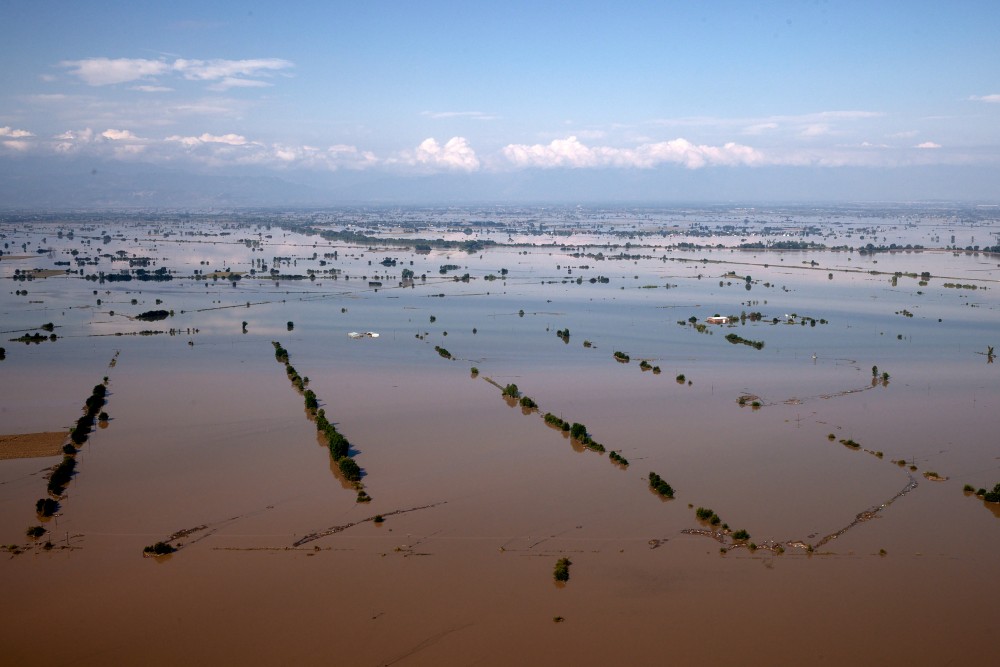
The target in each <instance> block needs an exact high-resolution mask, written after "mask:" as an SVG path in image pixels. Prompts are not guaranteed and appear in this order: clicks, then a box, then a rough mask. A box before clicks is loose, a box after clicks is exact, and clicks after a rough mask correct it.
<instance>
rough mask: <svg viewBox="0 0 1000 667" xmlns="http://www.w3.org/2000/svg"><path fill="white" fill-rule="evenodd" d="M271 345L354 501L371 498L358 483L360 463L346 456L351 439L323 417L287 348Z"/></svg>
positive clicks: (274, 343)
mask: <svg viewBox="0 0 1000 667" xmlns="http://www.w3.org/2000/svg"><path fill="white" fill-rule="evenodd" d="M271 344H272V345H273V346H274V358H275V359H276V360H277V361H278V362H279V363H283V364H284V365H285V373H286V374H287V375H288V379H289V381H290V382H291V383H292V386H293V387H295V389H296V391H298V392H299V393H301V394H302V396H303V400H304V402H305V408H306V413H308V415H309V416H310V417H311V418H312V419H313V421H314V422H315V424H316V430H317V431H318V432H319V434H320V437H322V438H323V439H324V440H325V441H326V445H327V449H329V451H330V457H331V458H332V459H333V460H334V462H335V463H336V464H337V468H338V469H339V470H340V474H341V475H343V476H344V479H346V480H347V481H349V482H352V483H353V485H354V488H355V489H356V490H357V492H358V497H357V502H359V503H364V502H369V501H371V496H369V495H368V493H367V492H366V491H365V489H364V486H363V485H362V483H361V476H362V473H361V466H359V465H358V463H357V461H355V460H354V459H353V458H351V457H350V455H349V454H350V450H351V443H350V442H349V441H348V440H347V438H345V437H344V436H343V434H341V433H340V432H339V431H338V430H337V427H336V426H334V425H333V424H332V423H330V420H329V419H327V417H326V410H323V409H322V408H320V407H319V399H318V398H317V396H316V393H315V392H314V391H313V390H312V389H308V388H307V387H306V385H308V384H309V378H303V377H302V376H301V375H299V373H298V371H297V370H295V367H294V366H292V365H291V363H289V359H288V350H286V349H285V348H284V347H282V346H281V343H279V342H278V341H272V342H271Z"/></svg>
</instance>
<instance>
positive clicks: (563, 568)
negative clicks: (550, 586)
mask: <svg viewBox="0 0 1000 667" xmlns="http://www.w3.org/2000/svg"><path fill="white" fill-rule="evenodd" d="M572 564H573V563H572V561H570V559H569V558H560V559H559V560H557V561H556V567H555V569H554V570H553V572H552V576H553V577H554V578H555V580H556V581H563V582H565V581H569V566H570V565H572Z"/></svg>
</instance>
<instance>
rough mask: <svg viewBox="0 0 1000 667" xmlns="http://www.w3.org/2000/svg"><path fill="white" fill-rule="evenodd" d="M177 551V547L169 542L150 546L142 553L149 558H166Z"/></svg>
mask: <svg viewBox="0 0 1000 667" xmlns="http://www.w3.org/2000/svg"><path fill="white" fill-rule="evenodd" d="M175 551H177V547H175V546H173V545H171V544H169V543H167V542H157V543H156V544H150V545H149V546H147V547H144V548H143V550H142V553H143V554H144V555H149V556H166V555H167V554H172V553H173V552H175Z"/></svg>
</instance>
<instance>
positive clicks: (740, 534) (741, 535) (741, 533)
mask: <svg viewBox="0 0 1000 667" xmlns="http://www.w3.org/2000/svg"><path fill="white" fill-rule="evenodd" d="M733 539H734V540H749V539H750V533H748V532H747V531H746V530H745V529H743V528H741V529H739V530H737V531H736V532H735V533H733Z"/></svg>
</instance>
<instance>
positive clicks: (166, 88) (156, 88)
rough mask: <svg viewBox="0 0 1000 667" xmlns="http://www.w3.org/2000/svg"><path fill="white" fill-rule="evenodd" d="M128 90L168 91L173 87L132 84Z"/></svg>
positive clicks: (146, 91) (144, 91)
mask: <svg viewBox="0 0 1000 667" xmlns="http://www.w3.org/2000/svg"><path fill="white" fill-rule="evenodd" d="M129 90H138V91H139V92H142V93H170V92H173V90H174V89H173V88H171V87H170V86H132V87H131V88H130V89H129Z"/></svg>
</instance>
